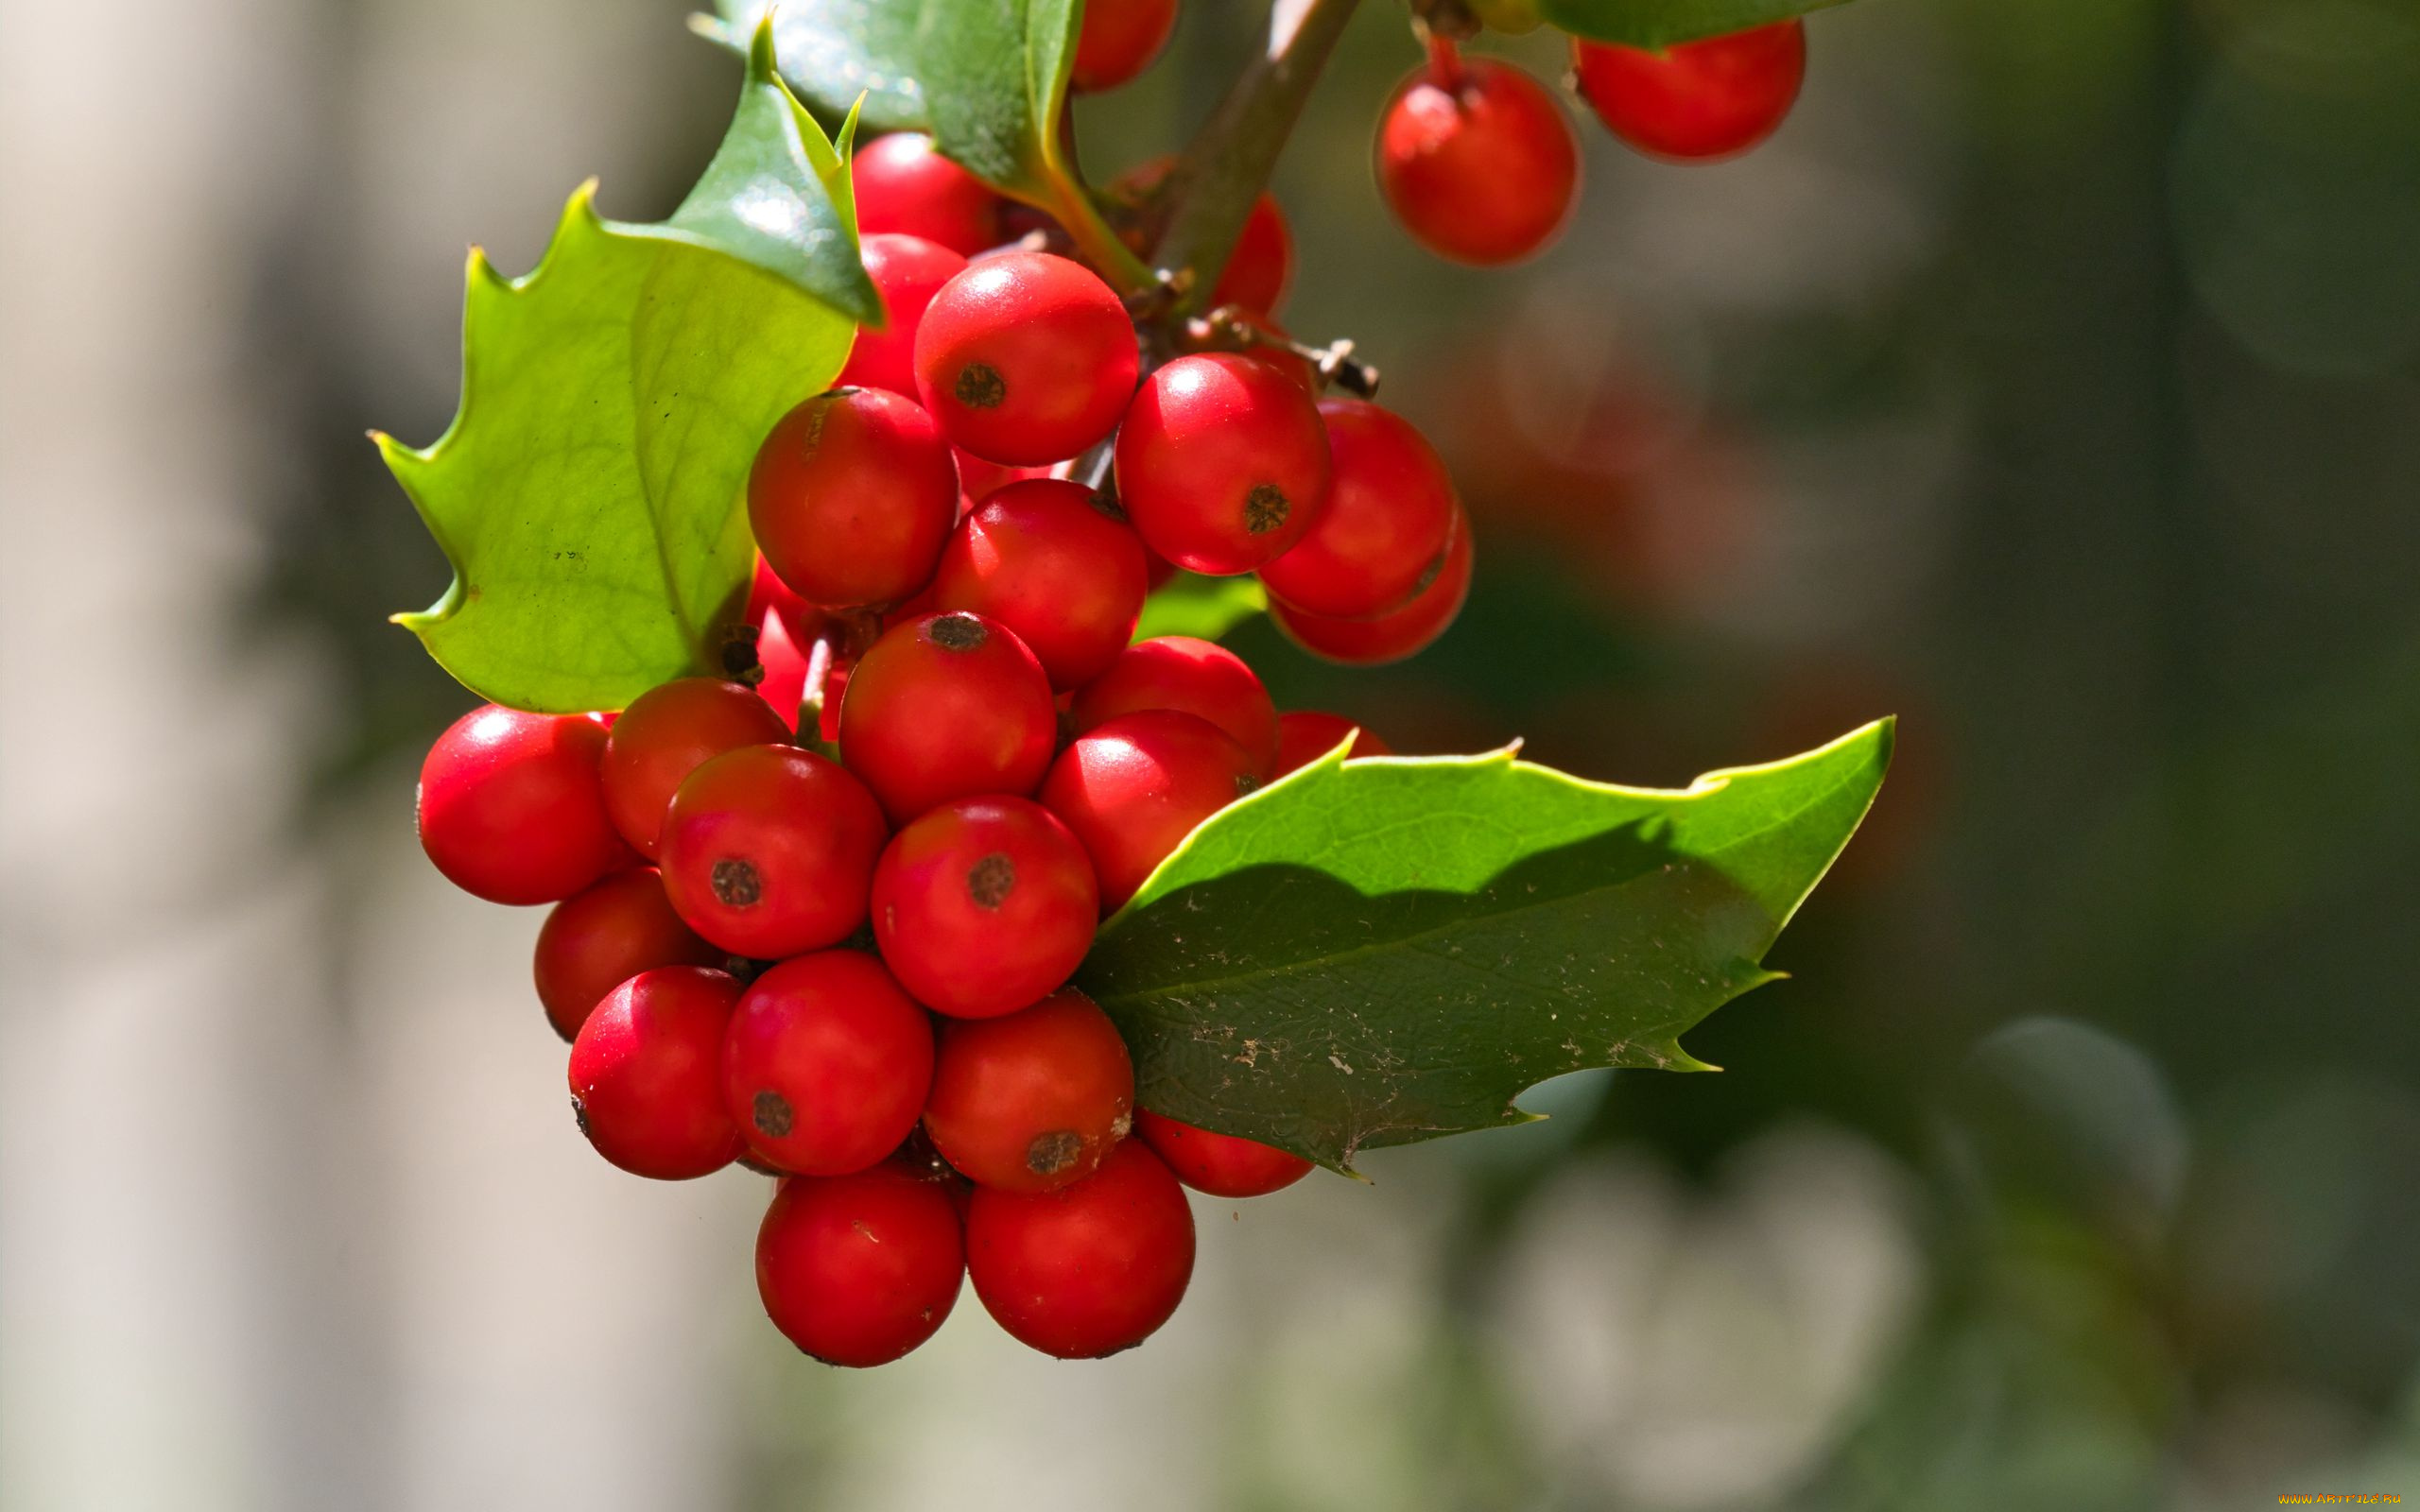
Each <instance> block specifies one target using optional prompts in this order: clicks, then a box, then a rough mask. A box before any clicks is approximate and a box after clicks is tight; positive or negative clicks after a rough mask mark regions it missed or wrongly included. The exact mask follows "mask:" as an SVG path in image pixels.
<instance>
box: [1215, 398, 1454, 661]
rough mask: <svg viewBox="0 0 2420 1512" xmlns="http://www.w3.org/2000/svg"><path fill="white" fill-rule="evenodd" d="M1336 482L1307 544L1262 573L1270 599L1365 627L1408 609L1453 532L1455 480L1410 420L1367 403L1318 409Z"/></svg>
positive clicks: (1335, 403)
mask: <svg viewBox="0 0 2420 1512" xmlns="http://www.w3.org/2000/svg"><path fill="white" fill-rule="evenodd" d="M1320 416H1321V418H1322V420H1324V421H1326V422H1327V444H1328V453H1329V455H1330V456H1331V457H1332V458H1333V459H1334V466H1335V481H1334V482H1333V483H1331V484H1330V485H1329V487H1328V494H1327V507H1326V509H1324V510H1322V512H1321V514H1320V518H1319V523H1318V524H1314V525H1312V526H1311V530H1310V534H1308V535H1306V536H1305V537H1304V538H1303V540H1302V542H1301V544H1299V545H1297V546H1295V548H1294V549H1293V550H1291V551H1289V552H1288V553H1287V554H1286V555H1285V556H1283V557H1280V558H1277V559H1276V560H1275V561H1272V562H1271V563H1270V564H1269V565H1268V566H1266V567H1263V568H1262V569H1261V570H1260V580H1261V582H1262V583H1263V584H1264V585H1265V586H1266V587H1267V588H1268V589H1269V592H1270V593H1271V596H1273V597H1276V598H1281V599H1283V600H1285V601H1286V602H1287V603H1288V604H1290V605H1292V606H1293V607H1294V608H1296V609H1299V610H1303V611H1304V612H1305V613H1309V614H1319V615H1323V616H1325V617H1327V618H1330V619H1340V620H1357V619H1368V618H1370V617H1371V616H1373V615H1377V614H1384V613H1386V612H1387V611H1389V610H1396V609H1401V608H1402V607H1403V606H1404V605H1405V604H1406V603H1408V602H1409V600H1410V598H1411V595H1412V594H1414V593H1418V592H1419V591H1420V586H1421V584H1422V583H1423V582H1424V581H1426V579H1427V578H1428V577H1429V576H1431V575H1432V574H1434V573H1435V572H1436V570H1437V567H1438V559H1439V558H1441V557H1442V556H1443V555H1444V551H1445V544H1446V542H1447V541H1448V540H1450V539H1451V538H1452V536H1453V533H1454V517H1455V515H1456V513H1457V512H1458V501H1457V500H1456V499H1455V497H1454V480H1453V478H1452V477H1451V475H1449V474H1448V473H1447V472H1446V471H1445V464H1444V463H1443V461H1441V460H1439V459H1438V456H1437V453H1436V451H1435V450H1434V449H1433V448H1432V447H1430V446H1429V444H1428V443H1427V442H1426V440H1424V439H1422V438H1421V435H1420V432H1418V431H1417V430H1414V429H1413V428H1412V426H1411V422H1410V421H1407V420H1405V419H1403V418H1402V417H1401V416H1399V415H1396V414H1394V413H1392V411H1389V410H1384V409H1380V408H1379V407H1378V406H1377V405H1375V404H1370V403H1368V402H1366V401H1364V400H1359V399H1331V400H1329V401H1327V402H1326V403H1324V404H1321V405H1320Z"/></svg>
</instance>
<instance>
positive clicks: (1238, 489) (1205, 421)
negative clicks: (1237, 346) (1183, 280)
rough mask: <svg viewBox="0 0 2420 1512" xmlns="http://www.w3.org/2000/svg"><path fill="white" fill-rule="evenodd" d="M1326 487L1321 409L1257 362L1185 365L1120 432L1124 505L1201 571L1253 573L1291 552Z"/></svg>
mask: <svg viewBox="0 0 2420 1512" xmlns="http://www.w3.org/2000/svg"><path fill="white" fill-rule="evenodd" d="M1327 490H1328V455H1327V432H1326V430H1325V428H1324V427H1322V425H1321V424H1320V413H1319V407H1318V406H1317V405H1316V404H1312V402H1311V399H1310V396H1309V395H1307V394H1305V393H1304V392H1303V390H1302V388H1301V387H1300V386H1298V385H1297V384H1295V383H1294V382H1293V380H1291V379H1289V378H1288V377H1287V376H1286V374H1285V373H1284V372H1283V371H1282V370H1281V369H1278V368H1277V367H1275V366H1274V365H1272V364H1270V363H1266V362H1261V361H1259V360H1257V359H1255V358H1252V357H1246V356H1243V355H1240V354H1238V353H1236V352H1200V353H1197V354H1195V355H1193V356H1189V357H1179V358H1177V359H1176V360H1175V361H1174V362H1171V363H1169V364H1167V366H1166V367H1164V368H1161V369H1159V370H1158V371H1156V372H1154V373H1152V374H1151V376H1150V379H1148V380H1147V381H1146V382H1145V383H1144V385H1143V387H1142V391H1141V392H1139V393H1137V394H1136V395H1135V396H1134V403H1133V404H1132V406H1131V407H1130V408H1129V409H1128V410H1127V412H1126V419H1125V421H1124V422H1123V423H1122V424H1120V425H1119V426H1118V430H1117V497H1118V502H1119V503H1120V504H1123V505H1124V506H1125V507H1126V513H1127V517H1128V518H1129V519H1131V520H1132V521H1133V523H1134V528H1135V529H1136V530H1137V531H1138V532H1140V533H1141V535H1142V537H1143V542H1144V544H1146V545H1148V546H1150V548H1151V549H1152V550H1153V551H1156V552H1158V553H1159V554H1160V555H1161V556H1163V557H1166V558H1167V559H1168V560H1170V561H1172V562H1174V563H1176V564H1177V565H1178V566H1180V567H1186V568H1190V569H1192V570H1193V571H1195V572H1198V573H1211V574H1219V575H1230V574H1235V573H1248V572H1250V571H1252V570H1253V568H1255V567H1258V566H1261V565H1263V564H1264V563H1266V562H1269V561H1272V560H1274V559H1275V558H1277V557H1279V556H1281V555H1283V554H1284V553H1285V552H1287V551H1289V550H1291V549H1292V548H1293V546H1294V544H1295V542H1297V541H1301V540H1302V539H1303V537H1304V536H1305V534H1306V533H1308V532H1309V530H1310V528H1311V526H1312V525H1313V524H1316V523H1317V522H1318V520H1319V516H1320V511H1321V510H1322V508H1323V507H1326V504H1327Z"/></svg>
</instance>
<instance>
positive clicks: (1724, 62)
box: [1571, 17, 1806, 163]
mask: <svg viewBox="0 0 2420 1512" xmlns="http://www.w3.org/2000/svg"><path fill="white" fill-rule="evenodd" d="M1571 50H1572V62H1573V64H1574V66H1575V67H1576V68H1577V70H1578V73H1579V80H1580V93H1581V94H1582V97H1583V98H1585V99H1586V100H1587V101H1588V104H1589V106H1590V107H1591V108H1592V109H1593V110H1595V111H1596V112H1597V118H1598V119H1599V120H1600V121H1602V122H1604V123H1605V129H1607V130H1609V131H1611V132H1613V133H1614V135H1616V136H1617V137H1620V138H1621V139H1622V140H1623V141H1624V142H1627V143H1629V144H1630V145H1631V146H1634V147H1636V148H1637V149H1638V150H1639V151H1641V152H1645V153H1648V154H1650V155H1651V156H1653V157H1658V158H1665V159H1668V160H1670V161H1672V162H1676V163H1705V162H1709V161H1711V160H1713V159H1716V158H1727V157H1730V156H1731V155H1732V154H1734V153H1737V152H1745V151H1747V150H1748V149H1749V148H1750V147H1752V146H1755V145H1756V144H1757V143H1759V142H1762V141H1763V140H1764V139H1765V138H1767V137H1769V136H1771V135H1772V132H1773V129H1774V128H1775V127H1777V126H1779V125H1781V123H1782V117H1784V116H1786V115H1788V114H1789V107H1790V106H1791V104H1792V103H1793V102H1795V101H1796V100H1797V98H1798V86H1799V83H1800V82H1801V81H1802V80H1803V79H1804V78H1805V77H1806V26H1805V25H1804V24H1803V23H1801V22H1800V21H1799V20H1798V19H1797V18H1796V17H1792V18H1790V19H1789V20H1788V21H1776V22H1774V23H1772V25H1770V26H1755V27H1752V28H1750V29H1749V30H1747V31H1735V32H1733V33H1731V34H1730V35H1728V36H1723V37H1707V38H1703V39H1702V40H1700V41H1697V42H1685V43H1679V44H1677V45H1675V46H1671V47H1666V48H1661V49H1649V48H1642V47H1624V46H1620V45H1618V44H1616V43H1602V42H1582V41H1581V40H1580V39H1578V38H1574V39H1572V49H1571Z"/></svg>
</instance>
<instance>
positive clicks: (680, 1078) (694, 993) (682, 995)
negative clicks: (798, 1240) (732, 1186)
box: [571, 966, 741, 1181]
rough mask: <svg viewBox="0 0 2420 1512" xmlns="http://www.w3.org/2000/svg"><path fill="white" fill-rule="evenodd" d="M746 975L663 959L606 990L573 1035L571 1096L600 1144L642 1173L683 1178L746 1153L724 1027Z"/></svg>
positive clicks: (610, 1156)
mask: <svg viewBox="0 0 2420 1512" xmlns="http://www.w3.org/2000/svg"><path fill="white" fill-rule="evenodd" d="M738 1000H739V983H738V982H737V981H735V980H734V979H733V978H732V977H730V976H729V975H727V974H725V973H723V972H721V971H707V970H705V969H704V968H702V967H696V966H665V967H658V968H657V969H656V970H654V971H642V972H640V973H639V974H638V975H636V976H634V977H631V979H630V980H629V981H627V982H624V983H623V984H622V985H621V986H619V987H617V988H614V990H612V991H611V992H608V993H606V994H605V997H604V999H603V1001H601V1002H599V1003H598V1004H597V1005H596V1011H595V1012H593V1013H591V1014H590V1015H589V1016H588V1022H585V1023H583V1024H581V1025H580V1026H579V1038H578V1039H576V1040H573V1041H572V1045H571V1106H572V1112H573V1113H574V1114H575V1115H577V1116H578V1118H579V1131H580V1132H581V1133H583V1134H585V1135H587V1136H588V1143H591V1144H594V1145H596V1153H597V1154H599V1155H601V1156H603V1157H605V1159H607V1160H611V1161H613V1162H614V1164H615V1165H618V1166H620V1167H621V1168H622V1169H623V1170H625V1171H628V1172H631V1174H632V1175H635V1176H646V1177H655V1178H656V1179H657V1180H659V1181H682V1180H686V1179H688V1178H689V1177H700V1176H704V1175H706V1174H708V1173H709V1172H713V1171H719V1170H721V1169H722V1168H723V1167H724V1166H726V1165H729V1164H730V1163H731V1162H732V1161H733V1160H735V1159H736V1158H737V1157H738V1155H739V1152H740V1149H741V1144H740V1139H739V1130H738V1129H737V1128H735V1127H734V1126H733V1125H732V1122H731V1116H730V1115H729V1114H727V1113H725V1112H724V1111H723V1106H722V1077H721V1074H720V1072H721V1067H722V1037H723V1028H724V1026H725V1025H726V1024H728V1023H729V1022H731V1009H732V1005H733V1004H735V1003H736V1002H737V1001H738Z"/></svg>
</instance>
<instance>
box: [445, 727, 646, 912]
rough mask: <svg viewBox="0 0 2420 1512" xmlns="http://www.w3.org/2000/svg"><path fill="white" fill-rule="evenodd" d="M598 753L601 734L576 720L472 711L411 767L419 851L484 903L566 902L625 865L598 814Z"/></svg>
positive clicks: (625, 852)
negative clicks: (415, 771) (415, 778)
mask: <svg viewBox="0 0 2420 1512" xmlns="http://www.w3.org/2000/svg"><path fill="white" fill-rule="evenodd" d="M604 754H605V726H604V724H603V723H602V722H600V721H598V720H595V719H591V718H589V717H587V716H586V715H584V714H533V713H523V712H522V711H521V710H518V709H507V708H505V707H503V706H502V705H500V704H493V703H492V704H485V705H482V706H481V707H479V708H477V709H474V710H472V711H471V712H470V713H467V714H464V715H463V716H462V717H461V718H459V719H458V720H456V721H455V722H454V725H453V728H452V729H450V730H446V731H445V733H444V734H442V735H440V736H438V737H437V744H436V745H435V746H432V747H429V752H428V757H427V759H426V760H425V761H423V762H422V763H421V767H420V801H419V810H420V816H419V817H420V843H421V849H423V851H427V852H428V859H429V860H431V861H433V862H435V863H436V864H437V869H438V870H440V871H441V872H443V873H444V874H445V880H446V881H448V882H451V883H452V884H454V885H456V886H457V887H459V888H461V889H462V890H463V891H464V892H467V893H471V894H474V895H475V896H476V897H480V898H484V899H486V900H487V901H488V902H492V903H551V902H558V901H560V900H562V899H564V898H568V897H570V896H571V895H572V894H573V893H576V892H579V890H581V889H582V888H584V887H586V886H587V885H589V884H591V883H593V882H595V881H596V879H597V878H599V877H601V876H603V875H605V873H606V872H607V871H608V870H610V869H612V868H614V867H617V866H621V865H623V864H624V863H626V862H628V861H630V860H631V859H633V858H632V857H631V851H630V848H629V847H627V846H625V845H624V844H623V843H622V837H621V835H620V834H619V833H616V832H615V831H614V821H613V819H612V818H611V817H610V816H608V815H607V813H606V809H605V786H604V782H602V781H601V780H600V779H599V778H598V776H597V770H596V768H597V763H598V761H599V759H600V758H602V757H603V756H604Z"/></svg>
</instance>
